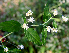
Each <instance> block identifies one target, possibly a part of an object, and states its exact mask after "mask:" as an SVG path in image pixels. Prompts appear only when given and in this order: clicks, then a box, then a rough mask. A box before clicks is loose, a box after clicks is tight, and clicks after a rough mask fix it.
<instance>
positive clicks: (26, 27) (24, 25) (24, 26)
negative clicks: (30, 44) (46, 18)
mask: <svg viewBox="0 0 69 53" xmlns="http://www.w3.org/2000/svg"><path fill="white" fill-rule="evenodd" d="M21 27H22V28H24V29H26V30H27V29H28V28H29V27H28V26H27V25H26V24H25V23H24V24H23V25H22V26H21Z"/></svg>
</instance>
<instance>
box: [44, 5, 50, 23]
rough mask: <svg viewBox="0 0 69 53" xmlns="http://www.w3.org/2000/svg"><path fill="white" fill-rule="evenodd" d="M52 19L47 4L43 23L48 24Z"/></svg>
mask: <svg viewBox="0 0 69 53" xmlns="http://www.w3.org/2000/svg"><path fill="white" fill-rule="evenodd" d="M50 17H51V14H50V13H49V7H48V4H46V6H45V8H44V14H43V21H44V22H46V21H47V20H48V19H49V18H50Z"/></svg>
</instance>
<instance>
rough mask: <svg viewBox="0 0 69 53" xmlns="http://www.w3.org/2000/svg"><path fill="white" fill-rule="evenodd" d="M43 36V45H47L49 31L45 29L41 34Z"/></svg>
mask: <svg viewBox="0 0 69 53" xmlns="http://www.w3.org/2000/svg"><path fill="white" fill-rule="evenodd" d="M41 34H42V44H43V45H44V44H45V43H46V38H47V30H46V28H44V29H43V30H42V32H41Z"/></svg>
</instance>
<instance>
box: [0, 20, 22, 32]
mask: <svg viewBox="0 0 69 53" xmlns="http://www.w3.org/2000/svg"><path fill="white" fill-rule="evenodd" d="M20 27H21V25H20V23H19V22H17V21H14V20H11V21H5V22H1V23H0V30H3V31H7V32H17V31H19V30H20Z"/></svg>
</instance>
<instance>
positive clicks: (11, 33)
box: [0, 32, 13, 40]
mask: <svg viewBox="0 0 69 53" xmlns="http://www.w3.org/2000/svg"><path fill="white" fill-rule="evenodd" d="M12 33H13V32H11V33H9V34H7V35H6V36H4V37H2V38H1V39H0V40H2V39H3V38H5V37H7V36H9V35H10V34H12Z"/></svg>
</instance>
